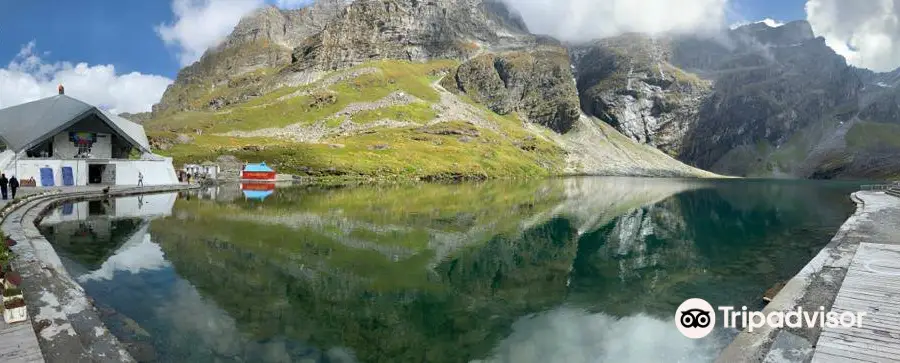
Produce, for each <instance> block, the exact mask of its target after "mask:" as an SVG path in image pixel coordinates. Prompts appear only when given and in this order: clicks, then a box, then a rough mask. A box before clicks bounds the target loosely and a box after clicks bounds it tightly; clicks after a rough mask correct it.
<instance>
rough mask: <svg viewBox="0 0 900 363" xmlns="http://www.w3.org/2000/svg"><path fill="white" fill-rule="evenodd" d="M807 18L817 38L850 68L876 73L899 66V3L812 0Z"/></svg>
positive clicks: (808, 6) (887, 0)
mask: <svg viewBox="0 0 900 363" xmlns="http://www.w3.org/2000/svg"><path fill="white" fill-rule="evenodd" d="M806 16H807V20H809V22H810V24H812V27H813V31H815V33H816V35H819V36H822V37H825V40H826V42H827V44H828V46H830V47H831V48H833V49H834V50H835V51H836V52H837V53H838V54H840V55H843V56H844V57H845V58H847V61H848V62H849V63H850V64H853V65H855V66H859V67H864V68H869V69H872V70H875V71H890V70H893V69H895V68H897V67H898V66H900V2H898V1H896V0H859V1H846V0H809V1H807V2H806Z"/></svg>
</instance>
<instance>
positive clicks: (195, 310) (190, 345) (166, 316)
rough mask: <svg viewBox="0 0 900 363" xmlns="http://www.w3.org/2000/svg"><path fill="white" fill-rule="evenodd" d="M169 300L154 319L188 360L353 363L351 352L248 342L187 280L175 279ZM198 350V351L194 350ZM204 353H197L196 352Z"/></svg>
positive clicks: (283, 342)
mask: <svg viewBox="0 0 900 363" xmlns="http://www.w3.org/2000/svg"><path fill="white" fill-rule="evenodd" d="M170 293H171V295H170V298H169V299H168V300H166V301H165V302H163V303H162V304H160V305H159V306H158V307H157V309H156V311H155V316H156V317H157V319H162V320H165V321H166V325H168V328H167V330H168V331H169V334H170V336H169V337H168V338H167V339H168V340H169V341H170V342H172V343H173V344H177V345H179V346H180V350H182V351H184V352H190V353H189V354H196V356H195V357H190V358H191V360H205V359H208V356H207V355H206V354H208V353H213V354H212V355H213V356H216V357H227V359H225V360H226V361H228V360H232V359H233V360H235V361H253V362H291V361H296V360H298V359H300V360H301V361H303V359H307V360H308V361H311V362H322V361H325V362H332V363H353V362H356V360H355V359H354V358H353V353H352V352H351V351H349V350H347V349H342V348H332V349H329V350H328V351H326V352H322V351H319V350H318V349H316V348H314V347H311V346H307V345H305V344H304V343H302V342H297V341H289V340H287V339H284V338H281V337H274V338H272V339H267V340H265V341H252V340H248V339H247V338H248V337H246V336H245V335H244V334H242V333H241V331H240V330H239V327H238V324H237V322H236V321H235V320H234V318H232V317H231V316H230V315H229V314H228V312H226V311H225V310H223V309H221V308H219V307H218V306H217V305H216V303H215V302H213V301H210V300H209V299H207V298H204V297H203V296H202V295H201V294H200V292H199V291H197V289H196V288H195V287H194V286H193V285H191V284H190V283H188V282H187V281H184V280H181V279H177V280H176V281H175V283H174V285H172V287H171V289H170ZM198 347H202V349H197V348H198ZM201 350H202V351H205V352H203V353H200V352H198V351H201Z"/></svg>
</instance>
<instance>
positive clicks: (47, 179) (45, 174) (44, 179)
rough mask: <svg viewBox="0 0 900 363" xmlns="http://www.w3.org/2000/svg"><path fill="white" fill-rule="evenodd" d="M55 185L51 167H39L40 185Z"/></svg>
mask: <svg viewBox="0 0 900 363" xmlns="http://www.w3.org/2000/svg"><path fill="white" fill-rule="evenodd" d="M54 185H56V183H55V182H54V181H53V169H50V168H41V186H45V187H52V186H54Z"/></svg>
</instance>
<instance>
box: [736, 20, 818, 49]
mask: <svg viewBox="0 0 900 363" xmlns="http://www.w3.org/2000/svg"><path fill="white" fill-rule="evenodd" d="M732 35H733V36H736V37H737V38H739V39H742V40H749V39H752V40H755V41H757V42H759V43H761V44H763V45H770V46H791V45H795V44H799V43H803V42H805V41H808V40H812V39H815V37H816V36H815V33H814V32H813V29H812V25H810V24H809V22H808V21H806V20H797V21H792V22H790V23H787V24H784V25H780V26H777V27H772V26H769V25H768V24H764V23H753V24H748V25H745V26H742V27H739V28H737V29H735V30H733V31H732Z"/></svg>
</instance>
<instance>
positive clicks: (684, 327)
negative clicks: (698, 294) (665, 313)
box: [675, 299, 716, 339]
mask: <svg viewBox="0 0 900 363" xmlns="http://www.w3.org/2000/svg"><path fill="white" fill-rule="evenodd" d="M675 326H677V327H678V331H680V332H681V334H684V336H686V337H688V338H691V339H700V338H703V337H705V336H707V335H709V333H711V332H712V331H713V328H715V326H716V312H715V310H713V307H712V305H710V304H709V303H708V302H706V300H703V299H687V300H685V301H684V302H683V303H681V305H680V306H678V310H676V311H675Z"/></svg>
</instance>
